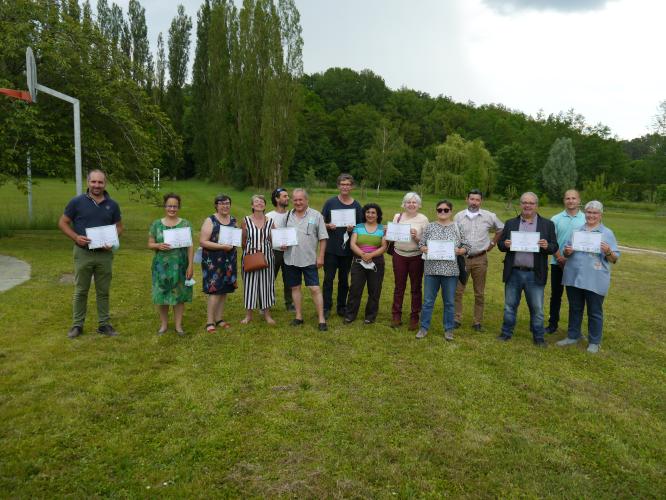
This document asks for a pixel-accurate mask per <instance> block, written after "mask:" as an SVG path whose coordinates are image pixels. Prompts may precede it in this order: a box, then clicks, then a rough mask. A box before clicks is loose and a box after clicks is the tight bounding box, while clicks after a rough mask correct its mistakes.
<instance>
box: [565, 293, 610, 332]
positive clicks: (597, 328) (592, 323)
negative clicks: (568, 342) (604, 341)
mask: <svg viewBox="0 0 666 500" xmlns="http://www.w3.org/2000/svg"><path fill="white" fill-rule="evenodd" d="M567 298H568V299H569V330H568V332H567V337H569V338H570V339H579V338H580V336H581V331H580V326H581V324H582V323H583V311H584V309H585V304H587V331H588V335H589V340H590V344H600V343H601V330H602V329H603V327H604V309H603V305H604V296H603V295H599V294H598V293H594V292H591V291H590V290H583V289H582V288H576V287H575V286H568V287H567Z"/></svg>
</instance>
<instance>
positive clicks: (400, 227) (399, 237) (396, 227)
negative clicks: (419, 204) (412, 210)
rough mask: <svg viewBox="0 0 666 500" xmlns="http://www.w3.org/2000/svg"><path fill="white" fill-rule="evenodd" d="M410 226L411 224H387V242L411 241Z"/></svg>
mask: <svg viewBox="0 0 666 500" xmlns="http://www.w3.org/2000/svg"><path fill="white" fill-rule="evenodd" d="M411 231H412V225H411V224H398V223H397V222H389V223H388V227H387V228H386V240H387V241H411V239H412V232H411Z"/></svg>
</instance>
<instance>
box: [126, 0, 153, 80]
mask: <svg viewBox="0 0 666 500" xmlns="http://www.w3.org/2000/svg"><path fill="white" fill-rule="evenodd" d="M127 15H128V17H129V32H130V39H131V42H132V48H131V56H132V79H133V80H134V81H135V82H136V83H138V84H139V85H140V86H142V87H144V88H145V87H147V86H148V84H149V82H150V81H151V80H152V77H151V75H150V66H151V65H152V56H151V54H150V46H149V43H148V26H146V9H144V8H143V7H142V6H141V4H140V3H139V2H138V0H130V1H129V6H128V9H127Z"/></svg>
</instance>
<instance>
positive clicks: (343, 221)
mask: <svg viewBox="0 0 666 500" xmlns="http://www.w3.org/2000/svg"><path fill="white" fill-rule="evenodd" d="M331 224H335V225H336V226H338V227H346V226H355V225H356V210H355V209H353V208H345V209H342V210H331Z"/></svg>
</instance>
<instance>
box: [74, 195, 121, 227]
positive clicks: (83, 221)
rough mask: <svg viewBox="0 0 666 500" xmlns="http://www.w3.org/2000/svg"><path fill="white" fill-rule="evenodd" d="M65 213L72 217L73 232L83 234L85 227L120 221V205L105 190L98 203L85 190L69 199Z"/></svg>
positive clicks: (107, 224)
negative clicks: (83, 192) (102, 197)
mask: <svg viewBox="0 0 666 500" xmlns="http://www.w3.org/2000/svg"><path fill="white" fill-rule="evenodd" d="M65 215H66V216H67V217H69V218H70V219H72V228H73V229H74V232H75V233H76V234H80V235H82V236H85V235H86V228H87V227H97V226H109V225H111V224H116V223H117V222H120V206H119V205H118V203H116V202H115V201H113V200H112V199H111V198H110V197H109V193H107V192H106V191H104V199H103V200H102V201H101V202H100V203H97V202H96V201H95V200H93V199H92V198H91V196H90V194H89V193H87V192H86V193H85V194H82V195H79V196H76V197H74V198H72V199H71V200H70V202H69V203H68V204H67V206H66V207H65Z"/></svg>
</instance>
